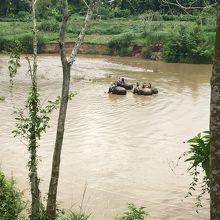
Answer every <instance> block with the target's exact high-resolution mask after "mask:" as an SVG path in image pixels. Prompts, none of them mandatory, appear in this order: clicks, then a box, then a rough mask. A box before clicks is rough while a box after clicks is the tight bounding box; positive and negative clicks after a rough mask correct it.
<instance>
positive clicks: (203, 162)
mask: <svg viewBox="0 0 220 220" xmlns="http://www.w3.org/2000/svg"><path fill="white" fill-rule="evenodd" d="M187 143H189V144H190V149H189V151H187V152H185V153H184V154H183V156H181V157H180V159H181V158H182V157H188V158H187V159H186V160H185V162H189V163H190V167H189V168H188V172H189V173H190V175H191V176H192V182H191V183H190V186H189V191H188V194H187V196H186V197H189V196H192V195H193V192H194V191H195V190H196V188H198V187H200V188H201V192H200V194H199V195H198V196H197V197H196V203H195V205H196V212H198V208H199V207H202V197H203V195H204V194H205V193H209V192H210V165H209V163H210V135H209V132H208V131H205V132H202V133H199V134H197V135H196V136H195V137H194V138H192V139H190V140H188V141H187ZM201 169H202V171H203V172H204V174H203V178H202V180H200V178H199V176H200V170H201Z"/></svg>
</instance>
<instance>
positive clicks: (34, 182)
mask: <svg viewBox="0 0 220 220" xmlns="http://www.w3.org/2000/svg"><path fill="white" fill-rule="evenodd" d="M36 2H37V0H32V19H33V57H34V61H33V72H32V74H31V77H32V88H31V96H32V98H31V99H30V102H31V103H29V115H30V120H31V128H30V139H29V151H30V154H31V158H30V164H29V178H30V183H31V197H32V202H31V215H30V219H31V220H37V219H38V215H39V211H40V190H39V182H40V180H39V178H38V174H37V140H36V139H37V138H36V118H37V113H38V101H37V100H38V98H37V76H36V74H37V26H36V17H35V5H36Z"/></svg>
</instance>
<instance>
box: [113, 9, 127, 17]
mask: <svg viewBox="0 0 220 220" xmlns="http://www.w3.org/2000/svg"><path fill="white" fill-rule="evenodd" d="M130 15H131V11H130V10H129V9H123V10H120V9H118V8H117V10H115V11H114V16H115V17H116V18H127V17H129V16H130Z"/></svg>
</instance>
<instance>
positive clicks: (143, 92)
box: [133, 86, 153, 96]
mask: <svg viewBox="0 0 220 220" xmlns="http://www.w3.org/2000/svg"><path fill="white" fill-rule="evenodd" d="M133 93H134V94H137V95H146V96H149V95H152V94H153V91H152V89H150V88H142V87H140V86H137V87H136V88H134V91H133Z"/></svg>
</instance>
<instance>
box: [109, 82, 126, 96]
mask: <svg viewBox="0 0 220 220" xmlns="http://www.w3.org/2000/svg"><path fill="white" fill-rule="evenodd" d="M108 93H112V94H116V95H126V94H127V91H126V89H125V88H123V87H121V86H117V85H115V84H114V85H111V86H110V88H109V90H108Z"/></svg>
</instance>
